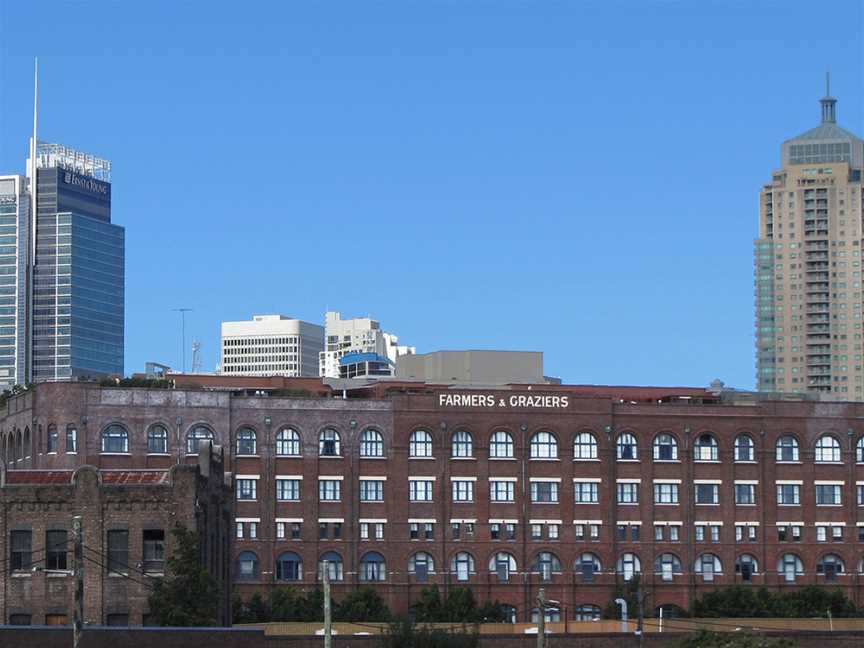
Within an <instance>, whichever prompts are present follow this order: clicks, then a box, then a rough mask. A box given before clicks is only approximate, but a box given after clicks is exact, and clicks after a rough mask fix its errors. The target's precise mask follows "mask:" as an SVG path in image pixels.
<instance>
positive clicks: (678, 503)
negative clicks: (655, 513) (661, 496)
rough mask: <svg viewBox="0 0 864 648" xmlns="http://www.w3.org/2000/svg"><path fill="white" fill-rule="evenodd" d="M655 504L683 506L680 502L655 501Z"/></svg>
mask: <svg viewBox="0 0 864 648" xmlns="http://www.w3.org/2000/svg"><path fill="white" fill-rule="evenodd" d="M654 506H681V503H680V502H654Z"/></svg>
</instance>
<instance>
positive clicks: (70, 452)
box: [66, 450, 78, 455]
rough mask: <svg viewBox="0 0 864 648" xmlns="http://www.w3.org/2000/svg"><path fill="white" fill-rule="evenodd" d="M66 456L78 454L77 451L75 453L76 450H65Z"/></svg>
mask: <svg viewBox="0 0 864 648" xmlns="http://www.w3.org/2000/svg"><path fill="white" fill-rule="evenodd" d="M66 454H74V455H77V454H78V451H77V450H67V451H66Z"/></svg>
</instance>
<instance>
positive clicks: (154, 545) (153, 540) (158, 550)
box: [144, 529, 165, 574]
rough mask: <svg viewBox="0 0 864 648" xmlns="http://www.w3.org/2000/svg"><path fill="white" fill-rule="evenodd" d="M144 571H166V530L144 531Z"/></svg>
mask: <svg viewBox="0 0 864 648" xmlns="http://www.w3.org/2000/svg"><path fill="white" fill-rule="evenodd" d="M144 571H145V572H155V573H160V574H161V573H162V572H164V571H165V532H164V531H163V530H162V529H147V530H145V531H144Z"/></svg>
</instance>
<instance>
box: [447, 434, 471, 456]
mask: <svg viewBox="0 0 864 648" xmlns="http://www.w3.org/2000/svg"><path fill="white" fill-rule="evenodd" d="M451 456H453V457H472V456H474V440H473V439H472V438H471V435H470V434H469V433H468V432H465V430H459V431H458V432H455V433H454V434H453V438H452V439H451Z"/></svg>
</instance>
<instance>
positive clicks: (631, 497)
mask: <svg viewBox="0 0 864 648" xmlns="http://www.w3.org/2000/svg"><path fill="white" fill-rule="evenodd" d="M638 487H639V484H630V483H625V484H620V483H619V484H618V503H619V504H638V503H639V488H638Z"/></svg>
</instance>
